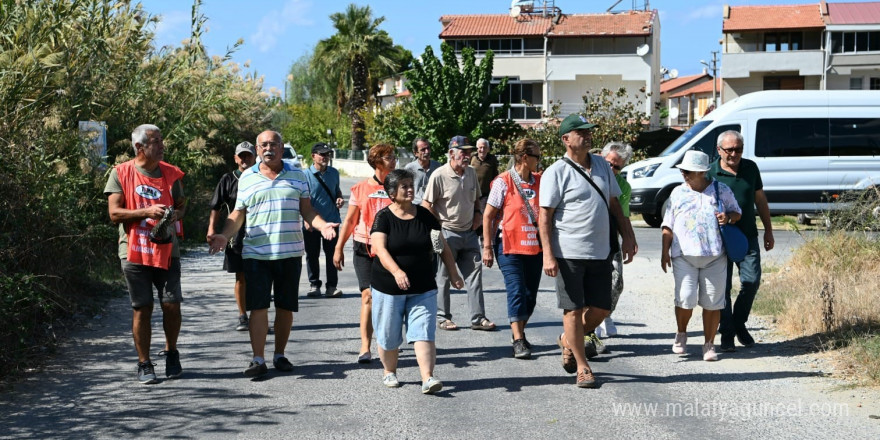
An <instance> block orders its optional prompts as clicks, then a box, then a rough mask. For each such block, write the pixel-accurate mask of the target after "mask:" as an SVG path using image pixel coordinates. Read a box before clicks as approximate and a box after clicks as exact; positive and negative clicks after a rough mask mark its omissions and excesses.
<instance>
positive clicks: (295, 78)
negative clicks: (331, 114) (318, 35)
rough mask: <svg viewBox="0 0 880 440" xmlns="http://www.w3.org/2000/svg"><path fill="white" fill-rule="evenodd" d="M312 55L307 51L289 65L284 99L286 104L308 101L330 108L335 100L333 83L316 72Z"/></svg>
mask: <svg viewBox="0 0 880 440" xmlns="http://www.w3.org/2000/svg"><path fill="white" fill-rule="evenodd" d="M312 57H313V54H312V52H311V51H309V52H308V53H305V54H303V55H302V56H301V57H299V58H298V59H297V60H296V61H294V63H293V65H291V66H290V71H289V75H290V76H289V80H288V81H287V96H286V97H285V99H287V102H288V104H305V103H310V104H319V105H322V106H325V107H328V108H330V107H332V106H333V104H334V103H335V101H336V99H335V97H336V89H335V87H334V86H335V84H333V83H332V82H331V81H329V80H328V78H326V77H323V76H322V75H320V74H319V73H318V72H317V70H316V69H315V66H314V64H313V62H312Z"/></svg>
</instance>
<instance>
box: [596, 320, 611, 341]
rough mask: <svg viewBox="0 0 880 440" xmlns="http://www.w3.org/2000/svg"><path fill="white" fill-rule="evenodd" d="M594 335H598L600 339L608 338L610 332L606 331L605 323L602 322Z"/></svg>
mask: <svg viewBox="0 0 880 440" xmlns="http://www.w3.org/2000/svg"><path fill="white" fill-rule="evenodd" d="M606 321H607V318H606ZM594 333H596V336H598V337H599V338H607V337H608V332H607V331H606V330H605V321H602V323H601V324H599V326H598V327H596V330H595V331H594Z"/></svg>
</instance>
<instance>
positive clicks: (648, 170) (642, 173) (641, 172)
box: [632, 163, 660, 179]
mask: <svg viewBox="0 0 880 440" xmlns="http://www.w3.org/2000/svg"><path fill="white" fill-rule="evenodd" d="M659 167H660V164H659V163H655V164H653V165H648V166H646V167H641V168H636V169H634V170H632V178H633V179H641V178H642V177H651V176H653V175H654V171H657V168H659Z"/></svg>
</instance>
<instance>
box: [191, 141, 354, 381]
mask: <svg viewBox="0 0 880 440" xmlns="http://www.w3.org/2000/svg"><path fill="white" fill-rule="evenodd" d="M283 145H284V142H283V141H282V139H281V135H280V134H279V133H277V132H275V131H264V132H262V133H260V135H259V136H257V145H256V147H257V154H258V155H259V156H260V158H261V159H262V161H261V162H259V163H258V164H256V165H254V166H253V167H251V168H249V169H248V170H247V171H245V172H243V173H242V175H241V178H240V180H239V182H238V197H237V200H236V202H235V210H234V211H233V212H232V213H231V214H230V215H229V218H227V220H226V224H225V225H224V227H223V232H221V233H219V234H215V235H212V236H209V237H208V243H209V245H210V248H211V253H212V254H213V253H216V252H219V251H220V250H222V249H224V248H225V247H226V243H227V242H228V240H229V238H230V237H232V236H233V235H235V233H236V232H237V231H238V229H239V228H241V226H242V223H244V220H245V218H247V226H246V228H245V238H244V249H243V250H242V258H243V259H244V277H245V285H246V291H245V307H246V308H247V310H248V311H249V312H251V318H250V328H249V331H250V337H251V348H252V349H253V352H254V358H253V361H251V363H250V365H248V368H247V369H246V370H245V371H244V374H245V376H248V377H259V376H263V375H265V374H266V373H267V372H268V367H267V366H266V361H265V358H264V353H265V346H266V333H267V331H268V329H269V303H270V302H271V298H272V288H273V285H274V288H275V355H274V357H273V362H272V364H273V365H274V366H275V369H276V370H279V371H292V370H293V365H292V364H291V363H290V361H289V360H288V359H287V357H285V356H284V349H285V348H286V346H287V340H288V338H289V337H290V329H291V326H292V325H293V312H297V311H298V310H299V303H298V301H297V298H298V297H299V277H300V272H301V271H302V255H303V250H304V245H303V235H302V226H303V225H302V222H303V220H304V221H306V222H307V223H309V224H310V225H311V227H312V228H314V229H315V230H319V231H321V234H322V235H323V236H324V238H325V239H327V240H332V239H333V238H334V237H335V236H336V229H335V228H336V227H337V226H339V223H328V222H326V221H324V219H322V218H321V216H320V215H318V214H317V212H315V210H314V209H313V208H312V204H311V200H310V194H309V184H308V181H307V178H306V176H305V174H303V172H302V170H300V169H297V168H294V167H293V166H291V165H288V164H286V163H285V162H283V161H282V160H281V155H282V152H283V148H284V147H283Z"/></svg>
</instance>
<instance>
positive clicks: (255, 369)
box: [244, 361, 269, 377]
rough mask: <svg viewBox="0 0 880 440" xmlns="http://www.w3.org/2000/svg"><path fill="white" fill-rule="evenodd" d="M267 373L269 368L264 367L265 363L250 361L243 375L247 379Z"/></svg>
mask: <svg viewBox="0 0 880 440" xmlns="http://www.w3.org/2000/svg"><path fill="white" fill-rule="evenodd" d="M268 372H269V367H267V366H266V363H265V362H263V363H262V364H260V363H257V362H256V361H251V363H250V364H248V367H247V369H245V370H244V375H245V376H247V377H260V376H263V375H265V374H266V373H268Z"/></svg>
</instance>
